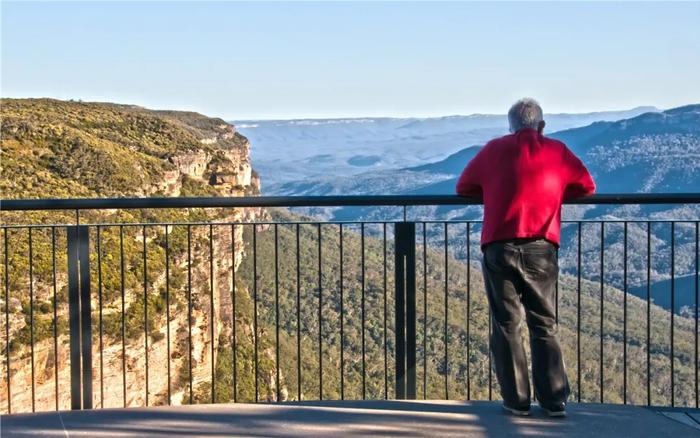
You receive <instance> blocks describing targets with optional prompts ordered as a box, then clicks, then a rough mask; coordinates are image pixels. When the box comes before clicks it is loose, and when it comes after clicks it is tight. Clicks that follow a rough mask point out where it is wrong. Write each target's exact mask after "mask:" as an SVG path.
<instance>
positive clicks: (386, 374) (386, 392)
mask: <svg viewBox="0 0 700 438" xmlns="http://www.w3.org/2000/svg"><path fill="white" fill-rule="evenodd" d="M383 238H384V239H383V246H382V257H383V260H384V278H383V280H384V286H383V287H384V289H383V293H384V399H385V400H386V399H388V398H389V356H388V352H387V350H388V348H387V338H386V333H387V327H386V317H387V302H386V297H387V289H386V280H387V266H386V222H384V224H383Z"/></svg>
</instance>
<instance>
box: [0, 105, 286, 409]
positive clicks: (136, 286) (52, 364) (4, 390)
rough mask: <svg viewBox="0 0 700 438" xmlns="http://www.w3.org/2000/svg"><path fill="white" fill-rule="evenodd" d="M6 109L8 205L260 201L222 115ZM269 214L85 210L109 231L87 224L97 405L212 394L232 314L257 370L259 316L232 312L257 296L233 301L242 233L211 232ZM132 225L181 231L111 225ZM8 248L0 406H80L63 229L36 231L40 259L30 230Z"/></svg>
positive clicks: (246, 155) (245, 147)
mask: <svg viewBox="0 0 700 438" xmlns="http://www.w3.org/2000/svg"><path fill="white" fill-rule="evenodd" d="M1 112H2V152H1V153H2V155H1V157H0V158H1V159H2V168H1V170H0V192H1V197H2V198H22V199H24V198H76V197H149V196H165V197H172V196H254V195H257V194H259V193H260V180H259V178H257V176H256V174H255V172H254V171H253V169H252V166H251V162H250V144H249V142H248V140H247V139H246V138H245V137H244V136H242V135H241V134H239V133H238V132H236V131H235V128H234V127H233V126H231V125H229V124H227V123H225V122H224V121H223V120H221V119H216V118H209V117H205V116H202V115H200V114H197V113H190V112H176V111H152V110H147V109H144V108H140V107H135V106H128V105H117V104H108V103H84V102H65V101H58V100H51V99H20V100H17V99H2V106H1ZM264 215H265V212H264V211H263V210H261V209H257V208H241V209H212V210H208V211H203V210H194V209H193V210H189V209H185V210H170V209H169V210H144V211H141V210H122V211H112V210H109V211H84V212H81V214H80V221H81V223H82V224H103V225H100V227H99V231H98V227H97V226H91V227H90V240H91V247H90V251H91V284H92V288H91V291H92V303H91V304H92V322H93V326H92V348H93V356H92V357H93V367H92V375H93V406H96V407H100V406H104V407H121V406H143V405H147V404H148V405H154V404H166V403H168V401H170V403H172V404H180V403H189V402H190V396H191V395H192V397H193V401H197V400H198V399H200V398H203V397H205V395H204V394H206V393H208V392H209V390H210V388H211V382H212V381H215V380H216V377H217V376H216V375H215V374H216V367H217V361H218V359H219V354H220V353H219V350H220V349H222V348H224V347H226V348H230V345H229V344H230V338H231V333H232V331H233V323H234V319H233V318H232V315H233V313H234V312H236V315H237V318H236V319H235V320H236V326H237V329H238V330H237V331H238V332H239V339H238V344H239V348H240V356H239V361H241V364H243V363H245V362H249V361H251V360H252V356H251V355H252V352H251V350H250V346H251V345H252V331H253V329H252V322H251V321H252V315H247V314H244V313H242V312H241V311H237V309H234V308H233V301H234V299H236V298H237V302H239V303H241V302H246V301H247V300H249V297H248V291H247V289H246V288H244V287H238V288H236V290H235V294H236V297H234V296H233V294H234V280H233V278H234V275H235V273H236V270H237V269H238V265H239V264H240V261H241V260H242V258H243V256H244V254H245V252H246V246H247V244H246V241H245V238H244V233H243V227H242V226H230V225H215V226H212V227H209V226H207V225H201V224H202V223H206V222H212V223H218V224H221V223H226V224H229V223H239V222H252V221H255V220H260V219H261V218H263V217H264ZM73 221H74V213H72V212H56V213H50V214H49V213H41V212H40V213H27V212H23V213H8V212H3V223H5V224H9V223H17V224H19V223H22V224H27V223H33V224H70V223H73ZM195 222H196V223H197V224H200V225H191V226H188V225H186V224H187V223H195ZM133 223H140V224H148V223H172V224H174V225H167V226H166V225H157V226H156V225H154V226H145V227H144V226H119V225H108V224H133ZM179 224H180V225H179ZM0 237H2V238H3V239H4V238H5V237H4V236H0ZM6 238H7V240H8V243H9V245H8V246H9V248H10V249H9V250H8V254H7V258H8V269H7V272H5V269H4V266H2V267H0V270H2V278H3V279H4V278H5V275H9V277H8V283H9V297H6V296H5V294H1V295H2V296H1V297H0V309H1V310H2V312H3V313H5V310H6V308H7V311H8V313H9V316H10V318H9V327H8V331H9V334H10V336H9V339H7V342H3V343H2V346H0V348H2V351H3V357H7V356H6V355H7V354H8V347H9V366H10V372H9V374H10V378H9V381H8V379H7V378H6V376H7V361H6V360H2V363H1V364H0V375H2V376H3V378H2V379H0V409H2V410H3V411H5V412H6V411H7V409H8V393H9V395H10V397H11V408H12V412H27V411H31V410H32V409H34V410H37V411H40V410H51V409H55V408H56V407H58V408H59V409H69V408H70V366H69V365H70V361H69V333H68V304H67V301H68V300H67V257H66V229H65V227H56V228H50V227H46V228H44V227H38V228H35V229H34V230H33V231H32V236H31V239H32V244H33V247H32V257H31V259H30V258H29V246H28V239H29V231H28V229H27V228H18V229H16V230H13V231H11V232H9V233H8V234H7V237H6ZM98 241H99V250H98V246H97V245H98ZM0 246H4V242H2V243H0ZM188 249H189V255H188ZM3 256H4V255H3ZM54 263H55V266H56V269H54V267H53V266H54ZM30 266H31V283H30V276H29V272H30ZM54 272H55V274H54ZM211 274H213V275H211ZM54 296H55V298H54ZM6 298H7V299H6ZM54 305H55V319H54ZM246 333H247V337H246ZM261 354H265V353H264V351H262V350H261ZM32 362H33V369H32ZM212 370H214V375H213V374H212ZM260 372H261V375H262V377H264V378H266V379H269V378H270V376H272V375H273V374H274V370H272V369H266V368H264V367H263V368H262V369H261V370H260ZM190 382H191V386H190ZM8 385H9V392H8ZM32 398H33V400H32ZM222 401H226V400H222ZM32 405H33V406H32Z"/></svg>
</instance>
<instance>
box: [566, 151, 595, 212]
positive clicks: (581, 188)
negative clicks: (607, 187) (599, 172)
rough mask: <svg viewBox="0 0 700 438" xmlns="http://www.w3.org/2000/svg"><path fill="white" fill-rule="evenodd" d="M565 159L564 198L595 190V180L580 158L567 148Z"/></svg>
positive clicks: (571, 197) (583, 194) (584, 194)
mask: <svg viewBox="0 0 700 438" xmlns="http://www.w3.org/2000/svg"><path fill="white" fill-rule="evenodd" d="M566 152H567V154H566V161H567V163H566V164H567V168H568V174H569V178H568V183H567V185H566V189H565V190H564V200H568V199H573V198H580V197H582V196H590V195H592V194H593V193H594V192H595V182H594V181H593V177H592V176H591V174H590V173H589V172H588V169H586V166H585V165H584V164H583V162H581V160H580V159H579V158H578V157H577V156H576V155H574V154H573V153H572V152H571V151H569V150H568V149H567V151H566Z"/></svg>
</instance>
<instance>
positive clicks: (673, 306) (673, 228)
mask: <svg viewBox="0 0 700 438" xmlns="http://www.w3.org/2000/svg"><path fill="white" fill-rule="evenodd" d="M675 313H676V223H675V222H671V358H670V359H671V406H672V407H674V406H676V397H675V392H676V391H675V373H674V366H673V365H674V364H673V362H674V356H675V355H674V354H673V326H674V323H673V317H674V314H675Z"/></svg>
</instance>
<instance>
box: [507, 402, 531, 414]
mask: <svg viewBox="0 0 700 438" xmlns="http://www.w3.org/2000/svg"><path fill="white" fill-rule="evenodd" d="M503 409H505V410H506V411H508V412H510V413H511V414H513V415H519V416H521V417H527V416H528V415H530V407H529V406H528V407H526V408H511V407H510V406H508V405H506V404H505V403H503Z"/></svg>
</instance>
